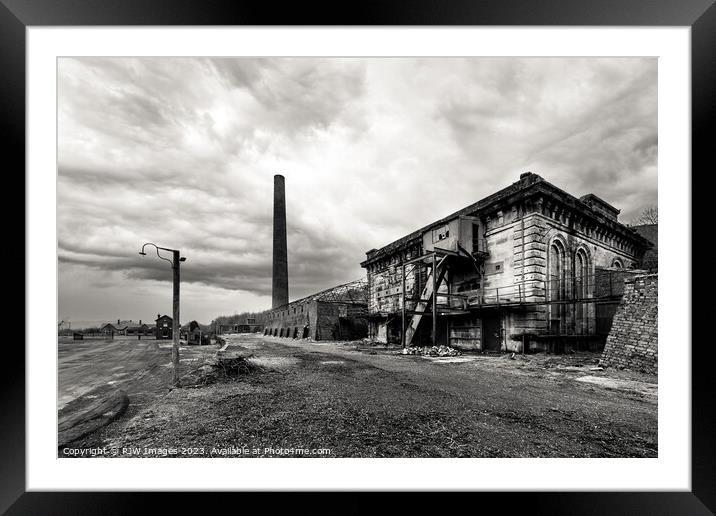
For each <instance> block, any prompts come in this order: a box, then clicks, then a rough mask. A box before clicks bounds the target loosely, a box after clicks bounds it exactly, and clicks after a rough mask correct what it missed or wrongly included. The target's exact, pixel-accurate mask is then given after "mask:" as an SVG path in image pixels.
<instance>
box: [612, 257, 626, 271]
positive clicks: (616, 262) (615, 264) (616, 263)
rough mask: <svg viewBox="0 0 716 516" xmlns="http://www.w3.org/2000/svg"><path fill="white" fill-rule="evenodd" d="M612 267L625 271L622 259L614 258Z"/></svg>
mask: <svg viewBox="0 0 716 516" xmlns="http://www.w3.org/2000/svg"><path fill="white" fill-rule="evenodd" d="M612 267H614V268H616V269H623V268H624V264H623V263H622V261H621V259H619V258H614V260H613V261H612Z"/></svg>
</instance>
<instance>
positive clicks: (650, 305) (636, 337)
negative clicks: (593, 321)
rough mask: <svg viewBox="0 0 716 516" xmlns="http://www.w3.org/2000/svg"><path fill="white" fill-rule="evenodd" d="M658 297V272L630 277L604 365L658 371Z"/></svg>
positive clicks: (613, 327)
mask: <svg viewBox="0 0 716 516" xmlns="http://www.w3.org/2000/svg"><path fill="white" fill-rule="evenodd" d="M658 296H659V281H658V275H657V274H646V275H643V276H636V277H634V278H628V279H626V281H625V287H624V297H623V298H622V301H621V303H620V304H619V308H617V313H616V315H615V316H614V321H613V323H612V329H611V331H610V332H609V336H608V337H607V344H606V346H605V347H604V352H603V353H602V360H601V364H602V365H604V366H608V367H618V368H626V369H633V370H636V371H643V372H647V373H654V374H656V373H657V370H658V368H657V360H658V301H659V299H658Z"/></svg>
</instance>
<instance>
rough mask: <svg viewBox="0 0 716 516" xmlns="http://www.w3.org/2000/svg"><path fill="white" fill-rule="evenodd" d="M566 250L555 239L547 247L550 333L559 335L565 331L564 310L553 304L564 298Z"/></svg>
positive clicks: (560, 306) (560, 304)
mask: <svg viewBox="0 0 716 516" xmlns="http://www.w3.org/2000/svg"><path fill="white" fill-rule="evenodd" d="M565 255H566V248H565V246H564V244H563V243H562V241H561V240H558V239H555V240H554V241H552V243H551V244H550V246H549V254H548V258H547V260H548V264H547V266H548V271H549V273H548V279H547V293H548V296H549V300H550V301H553V303H550V305H549V327H550V333H552V334H555V335H557V334H560V333H562V332H563V331H564V329H565V320H566V315H565V310H564V307H563V305H562V303H554V301H559V300H562V299H565V297H566V295H565V294H566V287H567V285H566V283H567V282H566V270H565V269H566V260H565Z"/></svg>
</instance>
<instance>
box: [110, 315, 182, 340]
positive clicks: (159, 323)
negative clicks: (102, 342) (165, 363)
mask: <svg viewBox="0 0 716 516" xmlns="http://www.w3.org/2000/svg"><path fill="white" fill-rule="evenodd" d="M99 331H100V333H102V334H103V335H108V336H114V335H135V336H142V335H151V336H156V338H157V339H171V338H172V318H171V317H169V316H168V315H161V314H157V318H156V319H155V320H154V323H153V324H151V325H150V324H147V323H143V322H142V320H141V319H140V320H139V321H133V320H131V319H130V320H128V321H124V320H122V319H117V322H116V323H115V322H114V321H112V322H106V323H104V324H103V325H102V326H100V329H99Z"/></svg>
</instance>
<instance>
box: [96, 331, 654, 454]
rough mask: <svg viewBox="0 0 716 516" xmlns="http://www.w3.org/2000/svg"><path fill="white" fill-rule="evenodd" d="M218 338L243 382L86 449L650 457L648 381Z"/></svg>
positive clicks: (520, 362) (578, 364)
mask: <svg viewBox="0 0 716 516" xmlns="http://www.w3.org/2000/svg"><path fill="white" fill-rule="evenodd" d="M229 339H230V347H229V349H230V350H233V351H234V352H237V353H239V354H243V355H244V356H249V355H250V358H249V359H248V361H249V363H250V364H252V365H253V366H255V367H256V370H255V371H254V372H253V373H251V374H246V375H242V376H240V377H238V378H232V379H223V380H221V379H220V380H219V381H218V382H215V383H212V384H210V385H197V386H195V387H194V388H190V387H188V386H187V387H184V388H181V389H175V390H173V391H171V392H169V393H168V394H166V391H164V392H163V393H161V394H158V395H157V397H155V399H154V401H153V402H147V403H146V404H145V405H144V407H143V408H142V409H141V410H135V411H133V412H132V413H131V414H129V415H128V416H126V417H124V418H123V419H121V420H120V421H117V422H115V423H112V424H111V425H109V426H108V427H107V428H106V429H104V430H103V431H102V432H100V433H98V434H97V435H95V436H93V437H92V440H91V443H92V444H96V445H104V446H111V447H115V448H122V447H133V448H134V449H137V450H140V449H143V450H154V452H156V450H165V451H166V449H167V448H175V449H186V448H187V447H190V448H191V449H192V450H194V451H193V453H195V454H196V456H237V455H251V456H276V455H282V454H285V453H289V452H290V453H299V452H295V450H303V451H301V452H300V453H302V454H304V455H302V456H305V454H308V455H312V454H316V453H315V452H314V450H319V451H320V452H319V453H320V454H322V456H326V455H328V456H338V457H413V456H416V457H418V456H419V457H461V456H463V457H655V456H657V404H656V402H657V387H656V379H655V378H654V377H648V376H645V375H639V374H636V373H633V374H632V373H628V372H620V371H610V370H607V371H599V370H591V369H593V368H594V365H595V361H596V359H597V358H598V357H596V356H594V355H580V356H546V355H531V356H526V357H522V356H519V355H518V356H515V357H514V359H510V358H509V356H508V355H493V356H486V355H479V354H476V355H463V356H460V357H446V358H425V357H420V356H402V355H399V354H397V350H395V349H385V348H384V347H382V346H366V345H360V344H357V343H351V344H344V343H312V342H309V341H301V340H290V339H282V338H276V337H264V336H259V335H239V336H232V337H230V338H229ZM214 349H216V348H214ZM130 397H131V396H130ZM88 443H89V441H88ZM85 444H87V443H85ZM286 450H289V452H286ZM176 455H179V456H181V455H182V453H181V452H178V453H177V454H176ZM144 456H146V454H145V455H144Z"/></svg>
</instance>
